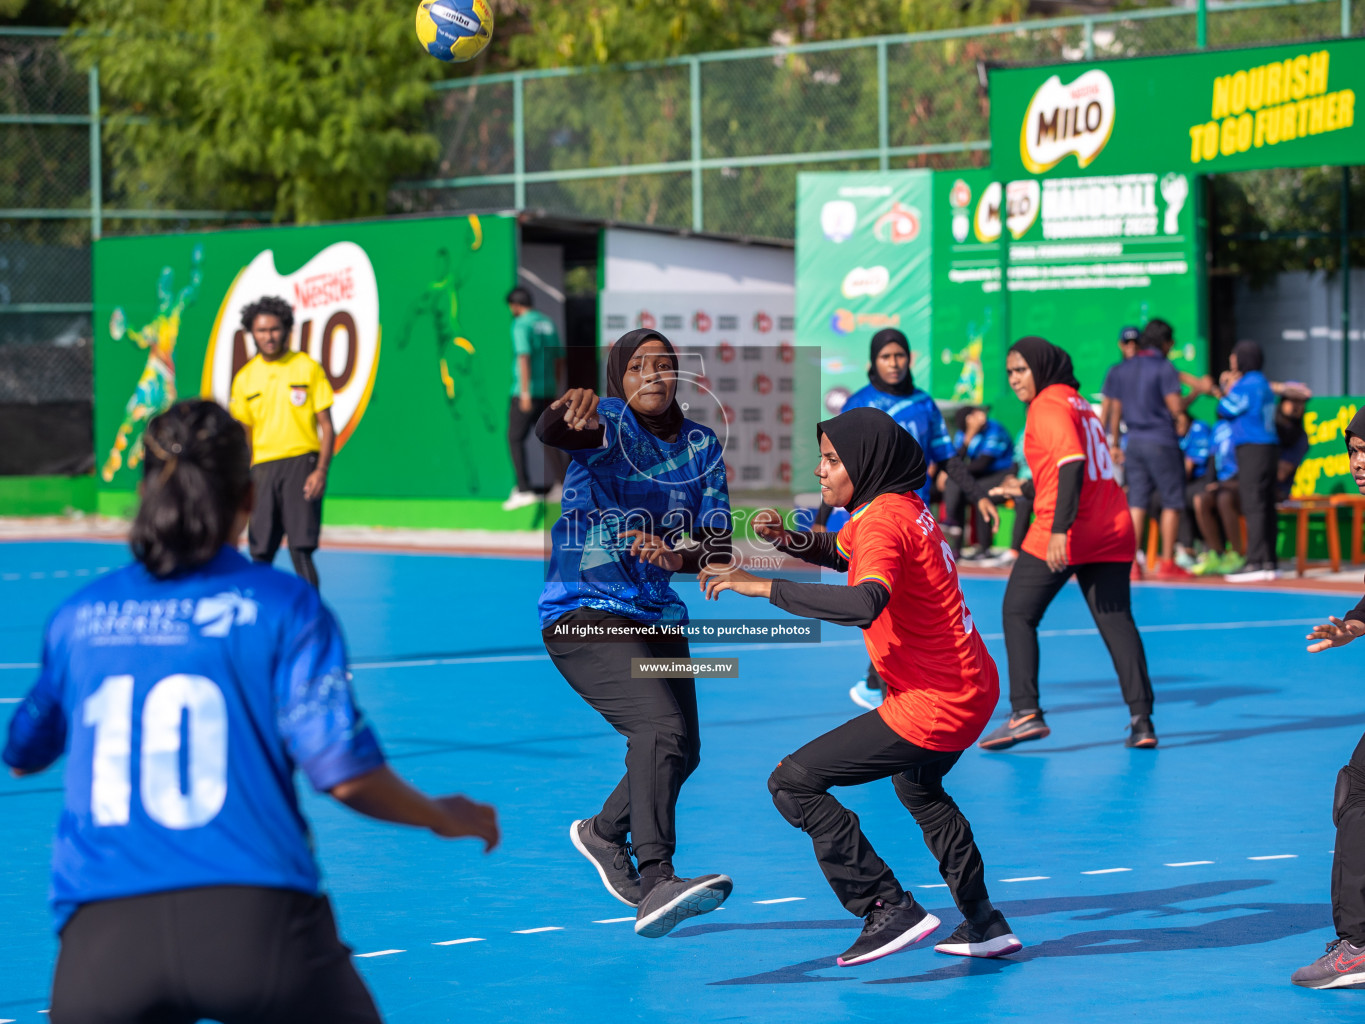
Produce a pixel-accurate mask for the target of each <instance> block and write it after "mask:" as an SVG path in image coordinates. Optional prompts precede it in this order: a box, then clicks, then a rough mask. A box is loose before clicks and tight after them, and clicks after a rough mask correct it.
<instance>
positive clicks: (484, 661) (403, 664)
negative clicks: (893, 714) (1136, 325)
mask: <svg viewBox="0 0 1365 1024" xmlns="http://www.w3.org/2000/svg"><path fill="white" fill-rule="evenodd" d="M1320 621H1321V620H1320V619H1256V620H1247V621H1245V622H1170V623H1164V624H1160V625H1156V626H1140V627H1139V630H1140V631H1141V632H1143V633H1189V632H1195V631H1199V630H1206V629H1209V630H1220V629H1265V628H1267V627H1270V626H1316V625H1318V623H1319V622H1320ZM1099 632H1100V631H1099V630H1098V629H1096V628H1095V627H1094V626H1091V627H1089V628H1088V629H1040V630H1038V635H1039V636H1040V637H1064V636H1099ZM981 638H982V639H983V640H1003V639H1004V638H1005V634H1004V633H983V634H981ZM805 646H809V645H807V644H801V643H771V644H698V645H697V646H696V647H694V648H693V653H695V654H715V653H718V652H724V653H727V654H734V655H736V656H738V655H740V654H743V653H744V652H745V651H766V650H776V649H778V648H783V649H785V648H792V647H805ZM814 646H816V647H862V646H863V641H862V640H822V641H821V642H820V643H818V644H815V645H814ZM549 660H550V656H549V655H548V654H495V655H484V656H479V657H468V658H461V657H452V658H408V659H402V658H398V659H395V660H393V661H371V662H367V663H365V664H363V665H352V666H351V668H352V669H354V670H355V671H359V670H361V669H372V668H373V669H379V668H435V667H439V666H444V665H505V664H512V663H515V662H522V661H549ZM20 667H22V668H37V667H38V666H37V665H22V666H18V665H15V666H8V665H0V668H20Z"/></svg>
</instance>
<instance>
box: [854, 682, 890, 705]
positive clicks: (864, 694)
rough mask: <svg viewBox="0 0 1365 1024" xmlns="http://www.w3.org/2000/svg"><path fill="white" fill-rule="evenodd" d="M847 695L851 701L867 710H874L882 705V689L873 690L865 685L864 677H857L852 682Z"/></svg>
mask: <svg viewBox="0 0 1365 1024" xmlns="http://www.w3.org/2000/svg"><path fill="white" fill-rule="evenodd" d="M848 695H849V696H850V697H852V698H853V703H854V704H857V705H858V707H860V708H867V710H868V711H876V710H877V709H878V708H879V707H881V706H882V691H881V690H874V689H872V688H871V687H870V686H868V685H867V680H866V679H859V680H858V681H857V682H856V683H854V684H853V687H852V689H850V690H849V691H848Z"/></svg>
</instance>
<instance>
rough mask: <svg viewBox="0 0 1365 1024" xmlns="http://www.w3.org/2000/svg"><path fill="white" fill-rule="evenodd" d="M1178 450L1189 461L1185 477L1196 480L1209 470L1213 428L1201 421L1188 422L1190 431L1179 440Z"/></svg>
mask: <svg viewBox="0 0 1365 1024" xmlns="http://www.w3.org/2000/svg"><path fill="white" fill-rule="evenodd" d="M1180 450H1181V451H1182V452H1184V453H1185V458H1187V459H1189V460H1190V463H1191V465H1190V471H1189V473H1187V474H1186V476H1187V477H1188V478H1189V479H1190V480H1198V479H1199V478H1200V477H1202V476H1203V475H1204V474H1205V473H1207V472H1208V469H1209V459H1210V458H1211V457H1212V455H1213V428H1212V427H1210V426H1209V425H1208V424H1207V423H1205V422H1204V421H1203V420H1193V421H1191V422H1190V429H1189V430H1187V431H1185V436H1184V437H1182V438H1181V439H1180Z"/></svg>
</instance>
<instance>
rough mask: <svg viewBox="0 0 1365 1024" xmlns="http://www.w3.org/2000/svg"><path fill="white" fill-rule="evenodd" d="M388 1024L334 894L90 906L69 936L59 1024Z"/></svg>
mask: <svg viewBox="0 0 1365 1024" xmlns="http://www.w3.org/2000/svg"><path fill="white" fill-rule="evenodd" d="M204 1017H207V1018H209V1019H211V1020H216V1021H221V1022H222V1024H248V1022H249V1024H379V1022H380V1021H381V1019H382V1018H381V1017H380V1016H379V1011H378V1010H377V1009H376V1008H375V1005H374V1000H373V999H372V998H371V997H370V993H369V990H368V989H366V987H365V983H364V982H363V981H362V980H361V979H360V975H359V974H357V973H356V969H355V966H354V964H353V963H352V962H351V951H350V950H349V949H347V948H346V947H345V946H344V945H343V944H342V942H341V940H340V939H339V938H337V929H336V920H335V919H334V918H333V917H332V908H331V905H330V904H329V903H328V902H327V898H326V897H325V896H311V895H308V894H307V893H301V892H291V891H288V890H284V889H266V888H260V887H255V886H214V887H210V888H204V889H179V890H176V891H173V892H163V893H155V894H153V895H150V896H133V897H129V898H127V899H118V900H102V901H100V902H98V903H87V904H86V905H85V906H83V907H81V908H80V909H79V910H77V911H76V913H75V914H74V915H73V916H72V918H71V920H70V921H68V922H67V924H66V927H65V928H63V929H62V949H61V954H60V955H59V956H58V958H57V973H56V977H55V978H54V979H53V982H52V1014H51V1018H50V1019H51V1020H52V1022H53V1024H194V1022H195V1021H198V1020H200V1019H201V1018H204Z"/></svg>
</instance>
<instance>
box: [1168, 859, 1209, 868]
mask: <svg viewBox="0 0 1365 1024" xmlns="http://www.w3.org/2000/svg"><path fill="white" fill-rule="evenodd" d="M1212 863H1213V861H1211V860H1178V861H1176V862H1175V863H1174V864H1167V865H1166V866H1167V867H1168V868H1195V867H1198V866H1199V865H1201V864H1212Z"/></svg>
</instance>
